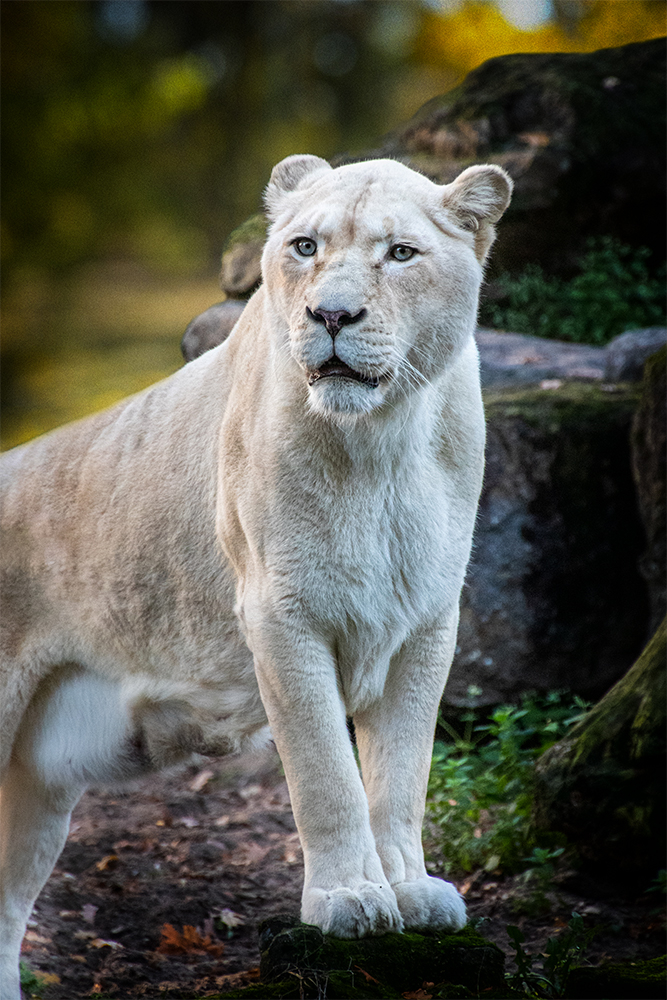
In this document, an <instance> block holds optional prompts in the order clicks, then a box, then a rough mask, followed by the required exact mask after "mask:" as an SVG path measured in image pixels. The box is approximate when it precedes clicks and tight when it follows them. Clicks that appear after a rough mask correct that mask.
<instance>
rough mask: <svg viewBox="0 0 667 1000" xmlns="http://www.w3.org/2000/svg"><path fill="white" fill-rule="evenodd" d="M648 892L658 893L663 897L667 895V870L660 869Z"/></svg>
mask: <svg viewBox="0 0 667 1000" xmlns="http://www.w3.org/2000/svg"><path fill="white" fill-rule="evenodd" d="M646 891H647V892H657V893H659V894H660V895H661V896H665V895H667V868H661V869H660V871H659V872H658V874H657V875H656V877H655V878H654V879H653V880H652V882H651V884H650V886H649V887H648V889H647V890H646Z"/></svg>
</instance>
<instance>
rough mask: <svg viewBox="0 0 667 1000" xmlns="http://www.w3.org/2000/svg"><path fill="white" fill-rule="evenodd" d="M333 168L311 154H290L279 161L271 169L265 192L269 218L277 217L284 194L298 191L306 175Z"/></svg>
mask: <svg viewBox="0 0 667 1000" xmlns="http://www.w3.org/2000/svg"><path fill="white" fill-rule="evenodd" d="M331 169H332V168H331V167H330V166H329V164H328V163H327V161H326V160H323V159H322V158H321V157H319V156H310V155H309V154H302V155H297V156H288V157H287V158H286V159H284V160H281V161H280V163H277V164H276V165H275V167H274V168H273V170H272V171H271V179H270V180H269V183H268V185H267V188H266V191H265V192H264V204H265V205H266V211H267V214H268V216H269V218H270V219H275V217H276V214H277V209H278V206H279V204H280V202H281V201H282V199H283V197H284V195H286V194H289V192H290V191H296V189H297V188H298V187H300V186H301V183H302V181H303V180H304V179H305V178H306V177H308V176H309V175H310V174H314V173H320V172H321V171H322V170H331Z"/></svg>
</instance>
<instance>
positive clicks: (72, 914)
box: [58, 910, 81, 920]
mask: <svg viewBox="0 0 667 1000" xmlns="http://www.w3.org/2000/svg"><path fill="white" fill-rule="evenodd" d="M58 916H59V917H60V919H61V920H78V919H79V917H80V916H81V914H80V913H79V911H78V910H59V911H58Z"/></svg>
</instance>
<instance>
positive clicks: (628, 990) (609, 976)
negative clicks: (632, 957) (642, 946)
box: [564, 955, 667, 1000]
mask: <svg viewBox="0 0 667 1000" xmlns="http://www.w3.org/2000/svg"><path fill="white" fill-rule="evenodd" d="M666 994H667V979H666V977H665V956H664V955H662V956H661V957H659V958H651V959H649V960H648V961H637V962H619V963H606V964H605V965H600V966H598V967H597V968H594V969H587V968H580V969H573V970H572V972H571V973H570V975H569V976H568V980H567V984H566V988H565V993H564V996H565V997H566V998H571V1000H629V998H631V1000H664V997H665V995H666Z"/></svg>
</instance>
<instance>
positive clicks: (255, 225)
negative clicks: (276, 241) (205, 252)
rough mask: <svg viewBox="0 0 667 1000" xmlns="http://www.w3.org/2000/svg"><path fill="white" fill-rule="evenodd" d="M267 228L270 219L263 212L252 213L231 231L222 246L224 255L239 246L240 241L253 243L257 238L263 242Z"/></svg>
mask: <svg viewBox="0 0 667 1000" xmlns="http://www.w3.org/2000/svg"><path fill="white" fill-rule="evenodd" d="M267 228H268V220H267V218H266V216H265V215H264V213H263V212H257V214H256V215H251V216H250V218H249V219H246V220H245V222H242V223H241V225H240V226H237V227H236V229H233V230H232V231H231V233H230V234H229V236H228V237H227V239H226V240H225V244H224V246H223V248H222V253H223V255H224V254H226V253H227V252H228V251H229V250H232V249H233V248H234V247H235V246H238V244H239V243H251V242H253V241H255V240H260V241H261V242H262V243H263V242H264V240H265V239H266V230H267Z"/></svg>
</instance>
